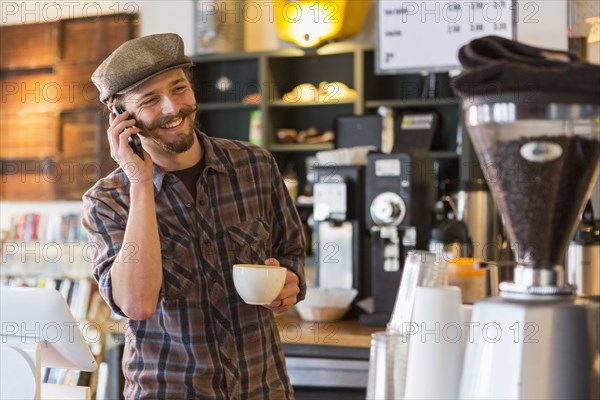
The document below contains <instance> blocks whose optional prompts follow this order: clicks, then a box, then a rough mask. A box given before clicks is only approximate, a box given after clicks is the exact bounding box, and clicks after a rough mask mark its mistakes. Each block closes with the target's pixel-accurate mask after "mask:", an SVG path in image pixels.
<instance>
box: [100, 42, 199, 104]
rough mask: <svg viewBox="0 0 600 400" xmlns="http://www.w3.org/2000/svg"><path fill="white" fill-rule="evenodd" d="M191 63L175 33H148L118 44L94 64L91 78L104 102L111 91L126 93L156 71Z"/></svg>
mask: <svg viewBox="0 0 600 400" xmlns="http://www.w3.org/2000/svg"><path fill="white" fill-rule="evenodd" d="M191 65H192V60H191V59H190V58H189V57H187V56H186V55H185V54H184V52H183V40H181V37H179V35H176V34H174V33H161V34H158V35H149V36H144V37H141V38H137V39H132V40H129V41H127V42H125V43H123V44H122V45H121V46H119V47H118V48H117V49H116V50H115V51H114V52H113V53H112V54H111V55H110V56H108V57H107V58H106V60H104V61H103V62H102V64H100V66H99V67H98V68H96V70H95V71H94V73H93V74H92V82H94V85H96V87H97V88H98V90H99V91H100V101H101V102H103V103H105V104H106V103H108V102H109V101H111V99H112V98H113V96H114V95H116V94H124V93H127V92H129V91H130V90H132V89H135V88H136V87H138V86H139V85H141V84H142V83H144V82H146V81H147V80H148V79H150V78H153V77H155V76H156V75H158V74H161V73H163V72H166V71H169V70H172V69H176V68H185V67H189V66H191Z"/></svg>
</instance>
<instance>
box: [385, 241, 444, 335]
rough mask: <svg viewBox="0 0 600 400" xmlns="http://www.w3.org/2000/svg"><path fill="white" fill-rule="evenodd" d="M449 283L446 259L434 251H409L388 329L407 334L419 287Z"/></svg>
mask: <svg viewBox="0 0 600 400" xmlns="http://www.w3.org/2000/svg"><path fill="white" fill-rule="evenodd" d="M447 283H448V265H447V263H446V261H445V260H443V259H440V258H439V257H437V255H436V254H435V253H432V252H428V251H421V250H412V251H409V252H408V255H407V256H406V260H405V261H404V271H403V272H402V280H401V281H400V287H399V288H398V294H397V295H396V303H395V304H394V311H393V312H392V317H391V319H390V322H389V323H388V326H387V330H388V331H391V332H396V333H402V334H406V328H407V327H408V326H409V325H410V323H411V322H412V314H413V312H414V310H413V309H414V307H413V304H414V301H415V290H416V289H417V287H421V286H424V287H438V286H446V285H447Z"/></svg>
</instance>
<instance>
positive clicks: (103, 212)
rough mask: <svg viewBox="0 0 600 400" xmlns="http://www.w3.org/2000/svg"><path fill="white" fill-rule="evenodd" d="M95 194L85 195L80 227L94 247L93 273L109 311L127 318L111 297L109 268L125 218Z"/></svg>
mask: <svg viewBox="0 0 600 400" xmlns="http://www.w3.org/2000/svg"><path fill="white" fill-rule="evenodd" d="M96 196H97V193H94V192H88V193H86V194H85V195H84V197H83V218H82V224H83V227H84V229H85V230H86V231H87V234H88V241H89V243H90V247H91V249H92V250H93V254H92V256H93V259H92V269H93V275H94V278H95V279H96V281H97V282H98V289H99V291H100V295H101V296H102V297H103V298H104V300H105V301H106V303H107V304H108V305H109V306H110V308H111V310H112V311H113V312H114V313H115V314H117V315H120V316H122V317H126V315H125V314H124V313H123V311H121V309H120V308H119V307H118V306H117V305H116V304H115V302H114V300H113V297H112V286H111V278H110V268H111V266H112V264H113V262H114V261H115V259H116V258H117V255H118V253H119V250H120V248H121V243H122V242H123V236H124V234H125V221H123V220H122V218H121V217H120V216H119V215H118V214H117V213H116V212H115V211H114V210H113V209H111V207H110V206H109V205H108V204H106V203H105V202H104V201H102V200H100V199H98V198H97V197H96Z"/></svg>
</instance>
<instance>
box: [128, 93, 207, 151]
mask: <svg viewBox="0 0 600 400" xmlns="http://www.w3.org/2000/svg"><path fill="white" fill-rule="evenodd" d="M197 111H198V106H197V105H195V104H194V105H193V106H190V107H184V108H182V109H181V110H179V113H177V115H172V116H168V117H162V118H159V119H157V120H156V121H154V122H153V123H151V124H148V125H145V124H143V123H142V122H140V121H138V122H137V123H136V125H137V127H138V128H140V130H141V133H140V134H141V135H142V136H144V137H146V138H148V139H150V140H152V141H153V142H154V143H156V145H157V146H158V147H160V148H161V149H162V150H164V151H165V152H167V153H171V154H181V153H185V152H186V151H188V150H189V149H190V148H192V146H193V144H194V135H195V130H194V124H195V120H196V112H197ZM187 117H189V118H187ZM178 118H182V119H183V122H182V123H183V124H186V123H187V127H186V128H187V129H184V130H182V131H180V132H179V133H177V135H176V136H175V137H174V138H170V139H169V140H167V139H166V138H165V137H163V136H161V134H160V131H159V130H160V127H161V126H163V125H166V124H168V123H169V122H172V121H174V120H176V119H178Z"/></svg>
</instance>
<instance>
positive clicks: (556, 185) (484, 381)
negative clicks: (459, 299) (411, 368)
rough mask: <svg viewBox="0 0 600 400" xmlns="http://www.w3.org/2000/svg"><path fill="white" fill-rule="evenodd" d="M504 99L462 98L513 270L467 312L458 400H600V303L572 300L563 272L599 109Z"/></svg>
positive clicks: (593, 172) (594, 167)
mask: <svg viewBox="0 0 600 400" xmlns="http://www.w3.org/2000/svg"><path fill="white" fill-rule="evenodd" d="M504 98H505V99H510V100H504V101H503V100H502V99H501V98H500V97H497V98H495V99H496V100H495V101H493V100H492V101H491V100H490V97H486V98H484V96H479V97H477V96H474V97H472V98H469V99H468V100H467V99H464V100H463V108H464V112H465V122H466V125H467V128H468V131H469V135H470V137H471V141H472V143H473V145H474V148H475V150H476V153H477V156H478V158H479V162H480V164H481V166H482V168H483V169H484V171H485V168H486V166H493V169H494V170H493V171H486V172H488V173H486V174H485V175H486V179H487V181H488V185H489V187H490V190H491V193H492V195H493V197H494V199H495V201H496V205H497V207H498V210H499V212H500V214H501V215H502V217H503V221H504V225H505V229H506V232H507V235H508V238H509V241H510V243H511V246H512V249H513V251H514V254H515V257H516V263H515V265H514V274H513V279H514V280H513V281H511V282H502V283H500V295H499V296H498V297H491V298H487V299H485V300H482V301H480V302H477V303H475V305H474V307H473V313H472V319H471V325H470V330H469V336H470V337H469V343H468V344H467V349H466V353H465V360H464V364H463V370H462V371H463V372H462V379H461V386H460V398H463V399H526V398H527V399H576V398H577V399H584V398H585V399H591V398H600V343H599V341H600V332H599V330H600V329H599V327H600V302H599V298H600V297H598V296H577V295H576V287H575V286H573V285H570V284H569V283H567V280H566V278H565V270H564V259H565V253H566V251H567V247H568V245H569V241H570V240H571V238H572V237H573V234H574V232H575V229H576V227H577V224H578V222H579V221H578V220H579V215H581V212H582V211H583V208H584V206H585V201H586V200H587V199H588V198H589V195H590V192H591V190H592V185H593V182H594V181H595V179H596V177H597V176H598V171H599V158H600V105H599V104H598V102H597V99H596V101H593V102H590V103H595V104H589V103H588V104H586V103H566V102H565V103H554V102H550V101H546V102H532V101H527V100H526V99H525V98H526V96H523V97H522V98H523V100H520V101H519V98H518V96H512V97H510V96H508V95H505V96H504ZM492 172H493V173H492Z"/></svg>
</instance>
